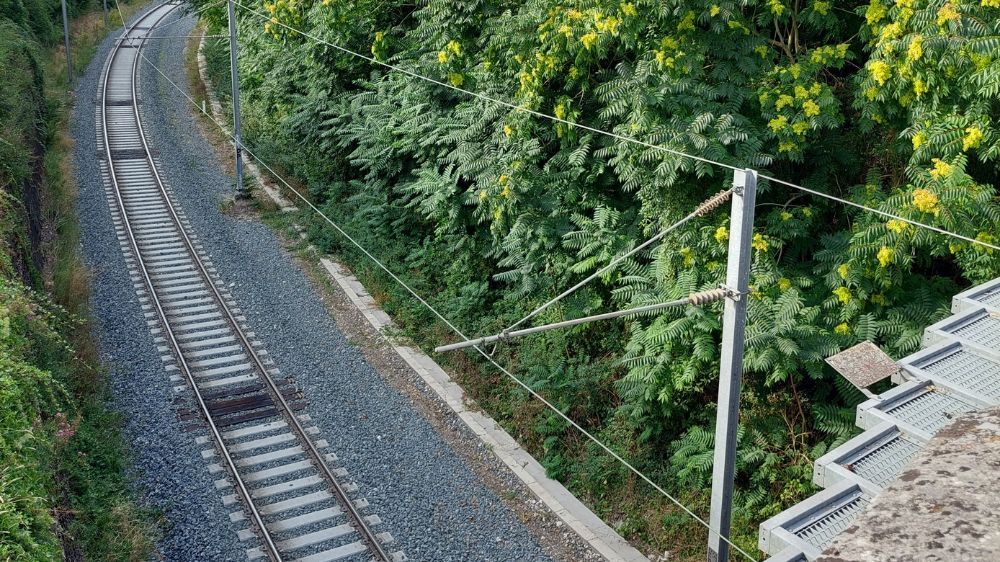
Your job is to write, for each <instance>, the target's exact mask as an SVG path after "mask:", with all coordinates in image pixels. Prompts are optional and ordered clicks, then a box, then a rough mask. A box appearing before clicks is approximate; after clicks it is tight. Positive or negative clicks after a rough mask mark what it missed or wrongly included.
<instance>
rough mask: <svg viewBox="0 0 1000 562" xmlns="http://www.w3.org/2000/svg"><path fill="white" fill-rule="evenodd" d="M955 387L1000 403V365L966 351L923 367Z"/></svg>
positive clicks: (963, 350)
mask: <svg viewBox="0 0 1000 562" xmlns="http://www.w3.org/2000/svg"><path fill="white" fill-rule="evenodd" d="M921 368H922V369H923V370H924V371H927V372H928V373H930V374H932V375H934V376H936V377H940V378H942V379H944V380H946V381H948V382H950V383H953V384H954V385H955V386H958V387H961V388H965V389H967V390H971V391H972V392H976V393H978V394H982V395H983V396H986V397H987V398H990V399H992V400H994V401H997V402H1000V363H997V362H996V361H991V360H989V359H987V358H985V357H983V356H982V355H978V354H976V353H971V352H969V351H966V350H965V349H960V350H959V351H957V352H955V353H952V354H950V355H948V356H946V357H943V358H941V359H938V360H937V361H934V362H933V363H928V364H927V365H925V366H923V367H921Z"/></svg>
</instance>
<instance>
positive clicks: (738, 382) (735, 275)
mask: <svg viewBox="0 0 1000 562" xmlns="http://www.w3.org/2000/svg"><path fill="white" fill-rule="evenodd" d="M733 186H734V193H733V199H732V211H731V214H730V219H729V221H730V222H729V230H730V232H729V261H728V264H727V269H726V288H727V289H729V290H730V291H732V292H734V293H735V294H736V296H735V297H730V298H727V299H726V305H725V311H724V312H723V316H722V358H721V361H720V367H719V407H718V413H717V414H716V419H715V464H714V465H713V467H712V510H711V513H710V515H709V520H708V524H709V531H708V562H726V561H727V560H728V559H729V543H727V542H726V539H728V538H729V526H730V522H731V520H732V508H733V465H734V463H735V460H736V428H737V425H738V423H739V419H740V387H741V386H742V382H743V343H744V342H743V340H744V334H745V331H746V312H747V298H748V294H747V286H748V282H749V277H750V241H751V239H752V237H753V215H754V202H755V200H756V197H757V172H755V171H753V170H736V171H735V172H734V173H733Z"/></svg>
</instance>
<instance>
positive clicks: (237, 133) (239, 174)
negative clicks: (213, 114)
mask: <svg viewBox="0 0 1000 562" xmlns="http://www.w3.org/2000/svg"><path fill="white" fill-rule="evenodd" d="M236 50H237V45H236V9H235V8H234V7H233V0H229V68H230V70H229V73H230V75H231V76H232V83H233V138H234V139H235V140H236V199H248V198H249V197H250V194H249V193H247V192H246V189H245V188H244V187H243V135H242V133H241V127H240V76H239V71H238V70H237V68H236Z"/></svg>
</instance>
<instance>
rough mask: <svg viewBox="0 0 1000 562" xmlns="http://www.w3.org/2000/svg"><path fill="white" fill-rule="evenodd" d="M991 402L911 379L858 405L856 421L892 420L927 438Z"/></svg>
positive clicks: (863, 423) (868, 424)
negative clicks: (951, 421) (955, 419)
mask: <svg viewBox="0 0 1000 562" xmlns="http://www.w3.org/2000/svg"><path fill="white" fill-rule="evenodd" d="M987 405H988V404H986V403H984V402H982V401H979V400H976V399H975V398H973V397H972V396H968V395H966V394H963V393H961V392H959V391H957V390H954V389H950V388H945V387H943V386H940V385H935V384H934V383H933V381H909V382H907V383H905V384H902V385H900V386H897V387H896V388H893V389H892V390H889V391H887V392H883V393H882V394H880V395H879V396H877V397H875V398H872V399H871V400H867V401H865V402H862V403H861V404H860V405H859V406H858V414H857V419H856V422H857V424H858V427H860V428H862V429H871V428H873V427H875V426H876V425H878V424H880V423H882V422H889V423H893V424H896V425H898V426H899V427H900V428H903V429H905V430H906V431H907V432H908V433H910V434H913V435H916V436H918V437H920V438H921V439H923V440H924V441H930V439H931V437H932V436H933V435H934V433H935V432H936V431H937V430H939V429H941V428H942V427H944V426H945V425H946V424H947V423H948V421H950V420H951V419H952V418H954V417H955V416H956V415H958V414H964V413H966V412H971V411H973V410H977V409H979V408H982V407H984V406H987Z"/></svg>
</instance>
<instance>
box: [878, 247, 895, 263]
mask: <svg viewBox="0 0 1000 562" xmlns="http://www.w3.org/2000/svg"><path fill="white" fill-rule="evenodd" d="M894 254H895V252H894V251H893V249H892V248H889V247H887V246H882V247H881V248H880V249H879V251H878V254H876V256H875V257H877V258H878V264H879V265H880V266H882V267H885V266H887V265H889V264H890V263H892V256H893V255H894Z"/></svg>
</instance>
